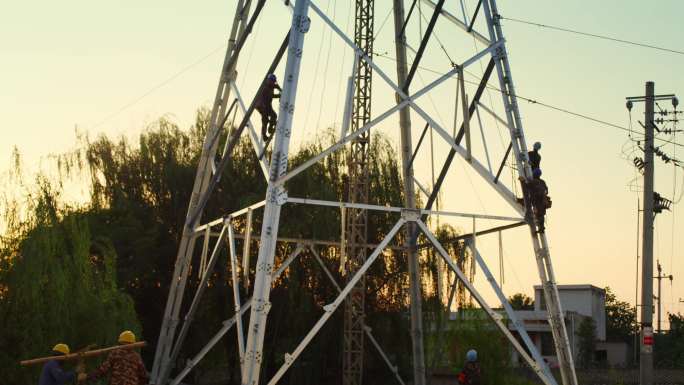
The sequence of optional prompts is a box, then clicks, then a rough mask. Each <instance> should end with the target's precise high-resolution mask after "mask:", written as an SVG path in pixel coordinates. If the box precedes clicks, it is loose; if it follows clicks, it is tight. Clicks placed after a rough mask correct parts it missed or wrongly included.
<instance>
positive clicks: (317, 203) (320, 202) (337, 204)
mask: <svg viewBox="0 0 684 385" xmlns="http://www.w3.org/2000/svg"><path fill="white" fill-rule="evenodd" d="M287 201H288V202H289V203H296V204H306V205H315V206H328V207H351V208H356V209H364V210H373V211H387V212H395V213H401V212H402V211H404V210H406V208H404V207H396V206H379V205H370V204H363V203H349V202H337V201H326V200H320V199H308V198H295V197H288V198H287ZM415 211H417V212H419V213H420V214H421V215H422V214H427V215H443V216H447V217H463V218H480V219H491V220H499V221H511V222H520V221H521V220H523V219H524V218H523V217H522V216H521V217H505V216H498V215H485V214H469V213H459V212H453V211H439V210H424V209H415Z"/></svg>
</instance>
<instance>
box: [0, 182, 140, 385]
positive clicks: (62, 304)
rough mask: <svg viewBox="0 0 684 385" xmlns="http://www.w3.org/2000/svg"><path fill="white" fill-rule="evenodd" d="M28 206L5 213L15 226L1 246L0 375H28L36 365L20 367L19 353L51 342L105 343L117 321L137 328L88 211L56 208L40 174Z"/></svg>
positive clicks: (23, 378) (12, 379)
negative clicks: (18, 216)
mask: <svg viewBox="0 0 684 385" xmlns="http://www.w3.org/2000/svg"><path fill="white" fill-rule="evenodd" d="M28 207H29V210H28V211H27V212H26V213H25V218H24V220H23V221H21V222H17V221H12V220H8V221H7V222H9V223H14V224H15V226H13V227H11V228H9V230H8V231H7V233H6V234H5V237H4V239H3V243H2V251H1V252H0V253H1V255H2V256H3V259H2V266H0V271H2V274H1V275H0V287H2V288H3V291H2V293H1V294H0V324H2V333H0V346H3V349H2V351H0V368H2V372H3V382H5V381H6V383H15V384H16V383H31V382H33V383H35V382H36V381H37V375H38V373H39V369H40V368H20V367H19V366H18V361H19V360H20V359H26V358H32V357H37V356H45V355H47V354H49V352H50V349H51V348H52V346H53V345H54V344H56V343H58V342H65V343H67V344H69V345H70V346H71V347H72V349H75V348H78V347H83V346H85V345H88V344H97V345H98V346H107V345H112V344H114V343H115V342H116V336H117V335H118V333H119V332H121V330H122V329H131V330H134V331H138V332H139V331H140V326H139V322H138V320H137V317H136V314H135V311H134V308H133V302H132V300H131V298H130V297H129V296H128V295H127V294H125V293H124V292H123V291H122V290H120V289H119V288H118V287H117V279H116V266H115V265H116V252H115V250H114V248H113V246H112V244H111V242H109V241H108V240H107V239H106V238H102V237H99V236H94V235H93V234H92V233H91V230H90V227H89V224H88V218H87V216H88V214H87V212H85V211H80V210H74V209H70V208H67V207H62V208H60V207H59V204H58V194H57V193H56V191H55V190H53V189H52V187H51V186H50V184H49V183H48V182H46V181H45V180H41V181H40V182H39V183H38V189H37V191H36V193H35V194H33V195H29V197H28ZM6 219H8V218H6Z"/></svg>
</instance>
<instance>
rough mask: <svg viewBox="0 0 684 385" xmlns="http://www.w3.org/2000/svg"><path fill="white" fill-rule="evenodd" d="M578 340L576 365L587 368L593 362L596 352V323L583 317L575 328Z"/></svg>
mask: <svg viewBox="0 0 684 385" xmlns="http://www.w3.org/2000/svg"><path fill="white" fill-rule="evenodd" d="M576 334H577V338H578V339H579V354H578V364H579V365H580V367H583V368H589V367H591V365H592V363H593V362H594V351H596V322H595V321H594V319H593V318H591V317H585V318H584V319H583V320H582V322H580V324H579V327H578V328H577V333H576Z"/></svg>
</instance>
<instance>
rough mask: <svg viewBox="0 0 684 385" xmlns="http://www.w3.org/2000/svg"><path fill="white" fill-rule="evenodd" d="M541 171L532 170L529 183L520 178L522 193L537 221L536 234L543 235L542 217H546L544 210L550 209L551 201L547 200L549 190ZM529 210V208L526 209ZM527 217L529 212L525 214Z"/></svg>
mask: <svg viewBox="0 0 684 385" xmlns="http://www.w3.org/2000/svg"><path fill="white" fill-rule="evenodd" d="M541 175H542V171H541V169H539V168H536V169H534V170H532V177H533V179H532V180H531V181H529V182H528V181H526V180H525V178H524V177H522V176H521V177H520V181H521V182H522V183H523V192H524V194H525V196H526V198H527V201H528V202H529V203H531V206H532V207H533V208H534V213H535V218H536V219H537V225H538V228H537V232H539V233H540V234H541V233H544V231H545V229H546V228H545V226H544V217H545V216H546V209H547V208H549V207H551V199H550V198H549V189H548V187H547V186H546V182H545V181H544V180H543V179H542V178H541ZM528 210H529V208H528ZM527 215H529V211H528V213H527Z"/></svg>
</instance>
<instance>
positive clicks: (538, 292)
mask: <svg viewBox="0 0 684 385" xmlns="http://www.w3.org/2000/svg"><path fill="white" fill-rule="evenodd" d="M558 295H559V296H560V301H561V307H562V310H563V319H564V320H565V327H566V330H567V332H568V339H569V341H570V347H571V350H572V355H573V358H574V360H575V362H577V359H578V354H579V338H578V336H577V332H578V330H579V327H580V324H581V323H582V321H583V320H584V319H585V318H592V319H593V320H594V322H595V325H596V339H597V349H596V352H595V357H594V358H595V360H596V361H605V362H606V363H607V364H609V365H611V366H624V365H625V364H626V361H627V350H626V349H627V347H626V345H625V344H624V343H611V342H607V341H606V292H605V290H604V289H601V288H599V287H596V286H593V285H558ZM499 311H500V312H501V313H502V315H503V316H504V317H505V318H506V314H505V312H504V311H503V310H499ZM464 316H465V317H466V318H472V317H473V316H474V314H472V313H471V314H470V315H465V314H462V315H460V316H459V315H457V314H456V313H453V314H452V315H451V317H450V319H451V320H452V321H456V322H457V321H458V319H459V317H460V318H461V319H463V318H462V317H464ZM515 316H516V318H517V319H518V320H519V321H520V322H522V323H523V324H524V325H525V329H526V330H527V333H528V334H529V336H530V339H531V340H532V342H533V343H534V345H535V346H536V348H537V350H538V351H539V353H540V354H541V355H542V357H543V358H545V359H546V360H547V362H548V363H549V364H550V366H551V367H556V366H557V365H558V360H557V358H556V349H555V346H554V342H553V337H552V334H551V328H550V326H549V323H548V316H547V313H546V304H545V301H544V295H543V291H542V287H541V286H535V287H534V309H533V310H517V311H515ZM508 328H509V330H511V332H512V333H513V335H515V336H516V337H518V339H519V341H520V343H521V345H522V346H525V345H524V343H523V342H522V339H520V338H519V336H518V335H517V332H516V331H515V328H514V326H513V323H512V322H509V324H508ZM511 359H512V361H513V363H514V364H518V363H520V364H521V363H522V358H520V357H519V354H518V353H517V351H515V349H513V347H512V346H511Z"/></svg>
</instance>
